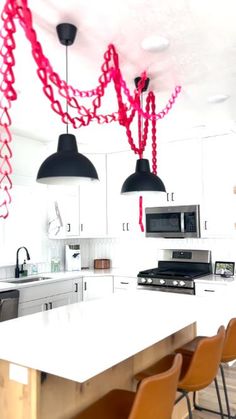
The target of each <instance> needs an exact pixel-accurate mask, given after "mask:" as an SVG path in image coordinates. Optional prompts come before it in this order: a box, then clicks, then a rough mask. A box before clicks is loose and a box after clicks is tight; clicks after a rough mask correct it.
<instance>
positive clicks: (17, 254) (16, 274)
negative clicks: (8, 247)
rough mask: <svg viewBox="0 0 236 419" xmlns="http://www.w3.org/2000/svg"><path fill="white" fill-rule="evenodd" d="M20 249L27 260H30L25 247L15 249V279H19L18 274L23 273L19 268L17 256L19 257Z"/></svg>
mask: <svg viewBox="0 0 236 419" xmlns="http://www.w3.org/2000/svg"><path fill="white" fill-rule="evenodd" d="M20 249H25V251H26V257H27V260H30V255H29V252H28V250H27V249H26V247H25V246H22V247H19V249H17V252H16V267H15V278H19V276H20V274H22V273H23V270H22V269H20V268H19V257H18V256H19V251H20Z"/></svg>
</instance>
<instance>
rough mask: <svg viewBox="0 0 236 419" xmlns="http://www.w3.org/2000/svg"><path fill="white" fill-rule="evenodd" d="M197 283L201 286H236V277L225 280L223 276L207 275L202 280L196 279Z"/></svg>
mask: <svg viewBox="0 0 236 419" xmlns="http://www.w3.org/2000/svg"><path fill="white" fill-rule="evenodd" d="M194 282H195V283H199V284H212V283H217V284H223V285H229V284H234V285H236V280H235V277H234V276H231V277H229V278H224V277H223V276H221V275H213V274H212V275H206V276H203V277H201V278H196V279H194Z"/></svg>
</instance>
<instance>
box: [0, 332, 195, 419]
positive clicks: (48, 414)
mask: <svg viewBox="0 0 236 419" xmlns="http://www.w3.org/2000/svg"><path fill="white" fill-rule="evenodd" d="M195 335H196V327H195V324H192V325H190V326H187V327H185V328H184V329H182V330H180V331H179V332H177V333H174V334H173V335H171V336H169V337H167V338H165V339H163V340H162V341H160V342H158V343H156V344H155V345H152V346H150V347H149V348H147V349H145V350H143V351H141V352H139V353H137V354H136V355H134V356H132V357H130V358H128V359H126V360H124V361H123V362H121V363H119V364H117V365H115V366H113V367H112V368H109V369H108V370H106V371H104V372H103V373H101V374H98V375H97V376H95V377H93V378H92V379H90V380H88V381H85V382H84V383H78V382H75V381H71V380H67V379H65V378H61V377H57V376H55V375H50V374H47V377H46V380H45V381H44V382H43V383H41V373H40V372H39V371H36V370H33V369H28V385H23V384H20V383H17V382H15V381H12V380H10V379H9V363H8V362H7V361H0V418H1V419H69V418H72V417H73V415H74V414H75V413H78V412H80V411H81V410H83V409H84V408H85V407H86V406H88V405H89V404H91V403H92V402H94V401H95V400H97V399H99V398H100V397H102V396H103V395H104V394H106V393H107V392H108V391H110V390H111V389H114V388H123V389H127V390H135V387H136V383H135V382H134V380H133V376H134V374H136V373H137V372H139V371H141V370H142V369H144V368H146V367H148V366H150V365H151V364H153V363H154V362H156V361H158V360H159V359H160V358H162V357H163V356H165V355H166V354H168V353H170V352H172V351H173V350H174V349H176V348H177V347H179V346H181V345H183V344H184V343H186V342H187V341H189V340H190V339H192V338H193V337H194V336H195ZM75 362H76V360H75ZM185 416H186V406H185V402H184V401H183V403H182V404H181V403H179V404H178V405H177V406H176V407H175V410H174V414H173V419H182V418H184V417H185Z"/></svg>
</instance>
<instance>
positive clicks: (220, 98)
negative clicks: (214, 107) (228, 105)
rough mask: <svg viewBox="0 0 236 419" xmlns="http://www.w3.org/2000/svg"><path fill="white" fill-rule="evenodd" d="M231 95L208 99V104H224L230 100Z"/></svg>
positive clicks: (215, 96)
mask: <svg viewBox="0 0 236 419" xmlns="http://www.w3.org/2000/svg"><path fill="white" fill-rule="evenodd" d="M229 97H230V96H229V95H213V96H209V97H208V98H207V102H209V103H222V102H225V101H226V100H227V99H229Z"/></svg>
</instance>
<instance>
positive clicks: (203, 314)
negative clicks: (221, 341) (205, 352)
mask: <svg viewBox="0 0 236 419" xmlns="http://www.w3.org/2000/svg"><path fill="white" fill-rule="evenodd" d="M235 293H236V286H235V283H234V281H233V282H229V281H225V282H223V281H222V282H216V281H212V282H209V281H208V282H204V280H199V282H198V280H197V281H196V282H195V294H196V296H197V297H200V299H201V298H202V302H201V301H199V307H200V309H199V315H200V318H199V320H198V321H197V334H198V335H206V336H211V335H214V334H216V332H217V330H218V328H219V327H220V326H221V325H222V324H223V325H224V326H225V327H226V326H227V324H228V321H229V320H230V319H229V317H228V314H227V311H228V308H229V307H230V306H232V307H234V305H235ZM212 303H213V306H212V308H211V304H212ZM213 307H214V308H213Z"/></svg>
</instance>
